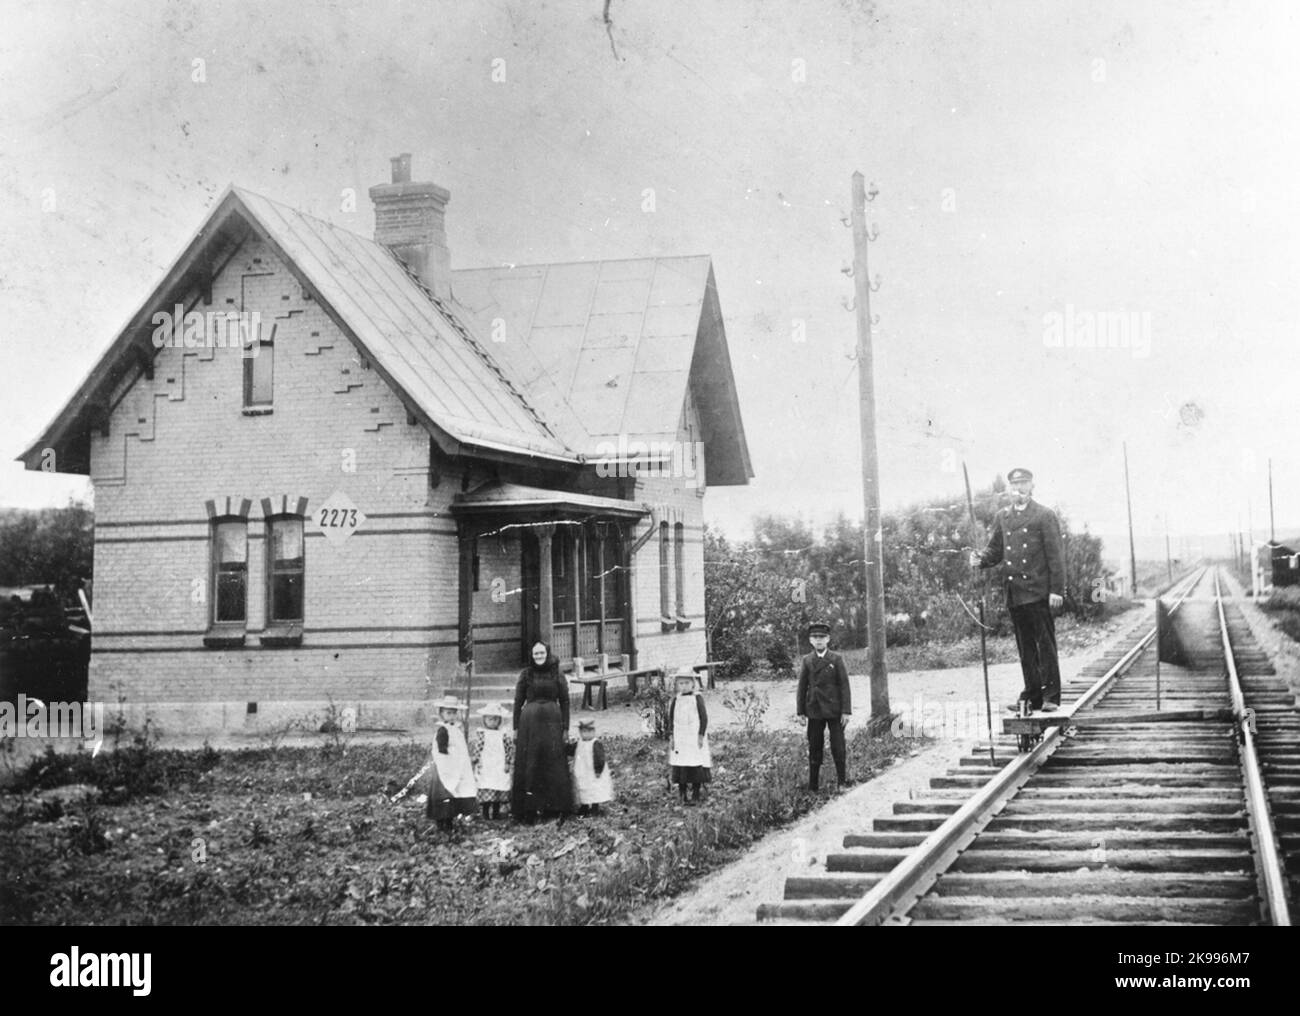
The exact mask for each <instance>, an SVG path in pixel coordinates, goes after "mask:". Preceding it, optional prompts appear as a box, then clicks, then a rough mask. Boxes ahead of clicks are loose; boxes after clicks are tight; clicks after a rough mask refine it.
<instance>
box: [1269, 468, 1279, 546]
mask: <svg viewBox="0 0 1300 1016" xmlns="http://www.w3.org/2000/svg"><path fill="white" fill-rule="evenodd" d="M1268 542H1269V543H1277V530H1276V529H1274V528H1273V460H1272V459H1269V460H1268Z"/></svg>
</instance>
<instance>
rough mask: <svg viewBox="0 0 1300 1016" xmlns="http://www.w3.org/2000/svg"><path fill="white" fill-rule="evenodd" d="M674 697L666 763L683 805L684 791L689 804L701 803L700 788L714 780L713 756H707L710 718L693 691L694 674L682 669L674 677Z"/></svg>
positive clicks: (694, 684) (689, 669)
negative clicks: (699, 801) (688, 792)
mask: <svg viewBox="0 0 1300 1016" xmlns="http://www.w3.org/2000/svg"><path fill="white" fill-rule="evenodd" d="M673 680H674V681H676V682H677V694H676V695H675V696H674V697H673V701H672V704H671V705H670V706H669V707H668V729H669V731H670V734H669V738H670V739H669V742H668V761H669V764H670V765H671V766H672V780H673V782H674V783H676V784H677V789H678V790H679V791H681V795H682V803H683V804H685V803H686V788H687V787H688V786H689V787H690V788H691V800H692V801H698V800H699V799H700V787H702V786H703V785H704V784H706V783H708V782H709V781H711V780H712V779H713V773H712V769H713V756H712V755H711V754H710V752H709V734H708V730H709V714H708V711H707V710H705V708H704V696H703V695H700V694H699V693H698V691H697V687H696V680H697V679H696V676H695V671H693V670H691V668H690V667H683V668H681V669H680V670H678V671H677V673H676V674H674V675H673Z"/></svg>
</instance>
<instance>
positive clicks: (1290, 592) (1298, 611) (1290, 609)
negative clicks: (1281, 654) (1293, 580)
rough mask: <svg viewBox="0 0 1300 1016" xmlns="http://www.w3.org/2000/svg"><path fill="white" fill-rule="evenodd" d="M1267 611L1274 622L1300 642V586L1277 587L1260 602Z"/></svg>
mask: <svg viewBox="0 0 1300 1016" xmlns="http://www.w3.org/2000/svg"><path fill="white" fill-rule="evenodd" d="M1259 606H1260V609H1261V610H1264V611H1267V612H1268V614H1269V615H1270V616H1271V618H1272V621H1273V624H1274V625H1275V626H1276V627H1277V628H1278V629H1279V630H1280V631H1282V632H1283V633H1284V634H1286V635H1288V636H1289V637H1290V638H1292V639H1293V640H1294V641H1296V642H1300V586H1282V587H1279V588H1275V589H1274V590H1273V592H1272V594H1271V595H1270V596H1269V597H1268V599H1266V600H1261V601H1260V602H1259Z"/></svg>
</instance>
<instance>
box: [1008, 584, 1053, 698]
mask: <svg viewBox="0 0 1300 1016" xmlns="http://www.w3.org/2000/svg"><path fill="white" fill-rule="evenodd" d="M1010 609H1011V624H1012V626H1013V627H1014V628H1015V630H1016V648H1017V649H1018V650H1019V651H1020V669H1021V670H1022V671H1023V672H1024V675H1025V690H1024V692H1023V693H1022V694H1021V696H1020V697H1021V698H1023V699H1027V700H1028V701H1029V706H1030V708H1031V709H1040V708H1042V705H1043V703H1044V702H1051V703H1052V704H1054V705H1058V706H1059V705H1060V704H1061V668H1060V665H1059V664H1058V663H1057V660H1056V622H1055V621H1054V620H1053V619H1052V608H1051V607H1049V606H1048V604H1047V601H1046V600H1035V601H1034V602H1033V603H1023V604H1020V605H1019V606H1013V607H1011V608H1010Z"/></svg>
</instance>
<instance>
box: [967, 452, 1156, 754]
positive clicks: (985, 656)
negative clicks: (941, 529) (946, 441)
mask: <svg viewBox="0 0 1300 1016" xmlns="http://www.w3.org/2000/svg"><path fill="white" fill-rule="evenodd" d="M961 475H962V478H963V479H965V481H966V508H967V510H968V511H969V512H970V545H971V550H975V549H976V548H977V547H978V546H979V531H978V529H977V528H976V525H975V499H974V498H973V497H971V493H970V473H968V472H967V471H966V463H965V462H962V464H961ZM986 589H987V586H986V584H985V582H984V581H983V580H981V581H980V660H981V661H982V662H983V664H984V712H985V714H986V715H987V716H988V720H989V761H990V762H992V763H993V764H994V765H997V764H998V760H997V758H996V757H995V756H994V754H993V700H992V699H991V698H990V697H989V646H988V634H987V629H986V628H985V627H984V600H985V591H986ZM1157 655H1159V654H1157Z"/></svg>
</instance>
